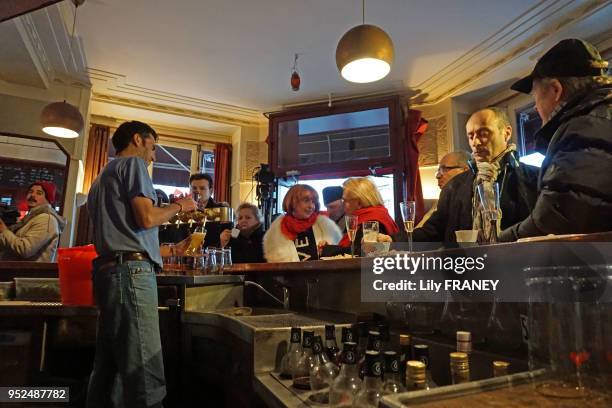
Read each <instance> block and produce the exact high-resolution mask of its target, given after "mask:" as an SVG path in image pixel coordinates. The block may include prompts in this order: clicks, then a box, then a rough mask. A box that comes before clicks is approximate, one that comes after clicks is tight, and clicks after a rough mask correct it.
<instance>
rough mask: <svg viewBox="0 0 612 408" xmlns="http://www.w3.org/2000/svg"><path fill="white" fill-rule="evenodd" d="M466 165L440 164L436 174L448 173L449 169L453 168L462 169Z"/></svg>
mask: <svg viewBox="0 0 612 408" xmlns="http://www.w3.org/2000/svg"><path fill="white" fill-rule="evenodd" d="M463 167H464V166H439V167H438V170H437V171H436V174H438V173H446V172H447V171H450V170H453V169H462V168H463Z"/></svg>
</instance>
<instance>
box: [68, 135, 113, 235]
mask: <svg viewBox="0 0 612 408" xmlns="http://www.w3.org/2000/svg"><path fill="white" fill-rule="evenodd" d="M109 138H110V128H109V127H108V126H102V125H96V124H92V125H91V128H90V129H89V139H88V142H87V156H86V157H85V174H84V178H83V193H85V194H87V193H88V192H89V188H90V187H91V185H92V183H93V182H94V180H95V179H96V177H98V174H100V171H102V169H103V168H104V166H106V163H107V162H108V140H109ZM92 242H93V226H92V225H91V221H90V220H89V214H88V213H87V206H86V205H83V206H81V207H79V209H78V216H77V232H76V239H75V245H86V244H90V243H92Z"/></svg>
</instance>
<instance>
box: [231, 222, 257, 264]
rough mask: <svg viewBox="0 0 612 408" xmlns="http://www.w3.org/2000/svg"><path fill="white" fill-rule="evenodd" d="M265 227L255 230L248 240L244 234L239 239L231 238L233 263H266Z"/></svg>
mask: <svg viewBox="0 0 612 408" xmlns="http://www.w3.org/2000/svg"><path fill="white" fill-rule="evenodd" d="M263 237H264V229H263V225H260V226H259V228H257V229H255V231H253V232H252V233H251V235H250V236H249V237H248V238H247V237H245V236H244V235H242V233H241V234H240V235H238V238H230V241H229V244H228V246H230V247H231V248H232V262H233V263H258V262H266V259H265V258H264V255H263Z"/></svg>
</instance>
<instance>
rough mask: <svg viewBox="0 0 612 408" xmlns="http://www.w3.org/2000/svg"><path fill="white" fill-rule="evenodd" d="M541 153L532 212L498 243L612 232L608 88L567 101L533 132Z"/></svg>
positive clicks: (611, 134)
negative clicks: (523, 238)
mask: <svg viewBox="0 0 612 408" xmlns="http://www.w3.org/2000/svg"><path fill="white" fill-rule="evenodd" d="M536 145H537V147H538V150H541V151H542V152H543V153H544V152H545V153H546V154H545V156H546V158H545V159H544V162H543V163H542V168H541V169H540V175H539V178H538V198H537V202H536V204H535V208H534V209H533V211H532V212H531V214H530V215H529V216H528V217H526V219H525V220H523V221H522V222H520V223H518V224H516V225H513V226H512V227H510V228H508V229H507V230H505V231H502V233H501V236H500V240H504V241H514V240H516V239H518V238H522V237H531V236H538V235H547V234H568V233H590V232H602V231H612V86H609V85H608V86H604V87H601V88H598V89H597V90H596V91H590V92H588V93H586V94H583V95H581V96H577V97H576V98H574V99H572V100H571V101H569V102H568V103H567V105H565V106H564V107H563V109H562V110H561V111H559V113H557V114H556V115H555V116H554V117H553V118H552V119H551V120H550V121H549V122H548V123H546V124H545V125H544V126H543V127H542V129H540V130H539V131H538V133H537V134H536Z"/></svg>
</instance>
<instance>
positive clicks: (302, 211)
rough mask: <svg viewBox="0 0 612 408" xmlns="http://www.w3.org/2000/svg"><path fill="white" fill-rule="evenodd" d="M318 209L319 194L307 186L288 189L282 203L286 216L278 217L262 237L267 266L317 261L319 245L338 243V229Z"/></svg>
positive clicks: (300, 185) (302, 185)
mask: <svg viewBox="0 0 612 408" xmlns="http://www.w3.org/2000/svg"><path fill="white" fill-rule="evenodd" d="M319 207H320V204H319V194H318V193H317V191H316V190H315V189H314V188H312V187H311V186H309V185H306V184H296V185H295V186H293V187H291V188H290V189H289V191H288V192H287V195H286V196H285V198H284V199H283V211H285V213H286V214H285V215H282V216H280V217H278V218H277V219H276V220H275V221H274V222H273V223H272V225H270V228H269V229H268V231H267V232H266V235H264V240H263V248H264V256H265V258H266V260H267V261H268V262H301V261H311V260H315V259H319V254H318V248H319V246H320V245H322V244H324V243H327V244H336V243H337V242H338V241H339V240H340V237H341V235H342V234H341V232H340V229H339V228H338V226H337V225H336V223H334V222H333V221H332V220H331V219H329V218H328V217H326V216H324V215H321V214H319Z"/></svg>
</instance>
